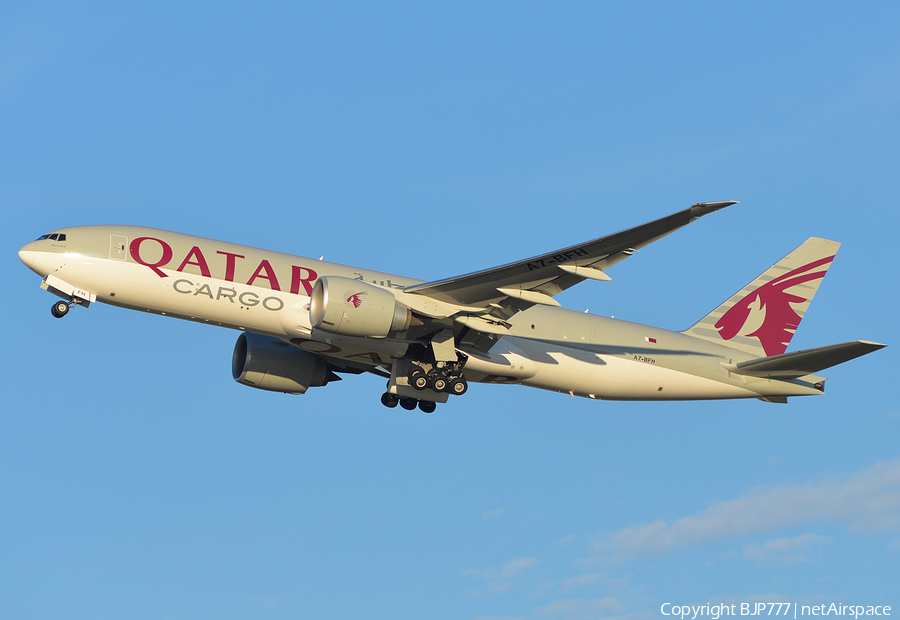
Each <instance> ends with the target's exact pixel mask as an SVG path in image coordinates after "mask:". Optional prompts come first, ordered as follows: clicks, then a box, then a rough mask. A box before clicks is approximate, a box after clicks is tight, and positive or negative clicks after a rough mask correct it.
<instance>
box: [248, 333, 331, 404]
mask: <svg viewBox="0 0 900 620" xmlns="http://www.w3.org/2000/svg"><path fill="white" fill-rule="evenodd" d="M231 375H232V376H233V377H234V380H235V381H237V382H238V383H241V384H243V385H249V386H250V387H254V388H258V389H260V390H269V391H271V392H286V393H288V394H303V393H304V392H306V390H307V389H308V388H311V387H321V386H323V385H325V384H326V383H328V382H329V381H334V380H339V379H340V377H338V376H337V375H335V374H334V373H333V372H331V371H330V370H328V364H327V363H325V361H324V360H322V358H320V357H319V356H317V355H315V354H314V353H310V352H308V351H303V350H301V349H298V348H296V347H292V346H291V345H289V344H288V343H286V342H283V341H281V340H278V339H277V338H269V337H268V336H260V335H259V334H241V335H240V337H239V338H238V340H237V343H235V345H234V355H233V356H232V358H231Z"/></svg>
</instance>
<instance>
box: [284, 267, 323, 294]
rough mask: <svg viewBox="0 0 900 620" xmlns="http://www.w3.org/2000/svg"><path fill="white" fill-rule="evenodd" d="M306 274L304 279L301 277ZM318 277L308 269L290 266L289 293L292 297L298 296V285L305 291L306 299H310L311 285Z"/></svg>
mask: <svg viewBox="0 0 900 620" xmlns="http://www.w3.org/2000/svg"><path fill="white" fill-rule="evenodd" d="M304 271H305V272H306V274H307V275H306V277H305V278H304V277H303V272H304ZM318 277H319V275H318V274H317V273H316V272H315V271H313V270H312V269H310V268H309V267H298V266H297V265H292V266H291V293H293V294H294V295H299V294H300V285H301V284H302V285H303V289H304V290H305V291H306V296H307V297H312V291H313V285H312V283H313V282H315V281H316V278H318Z"/></svg>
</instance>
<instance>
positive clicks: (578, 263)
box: [404, 200, 737, 334]
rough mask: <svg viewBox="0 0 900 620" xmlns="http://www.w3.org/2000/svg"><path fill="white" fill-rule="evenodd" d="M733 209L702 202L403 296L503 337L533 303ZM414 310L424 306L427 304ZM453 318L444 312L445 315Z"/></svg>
mask: <svg viewBox="0 0 900 620" xmlns="http://www.w3.org/2000/svg"><path fill="white" fill-rule="evenodd" d="M733 204H737V201H736V200H728V201H722V202H701V203H698V204H695V205H693V206H691V207H688V208H687V209H684V210H683V211H679V212H677V213H673V214H672V215H668V216H666V217H663V218H660V219H658V220H654V221H652V222H648V223H647V224H642V225H640V226H636V227H634V228H629V229H628V230H623V231H622V232H618V233H614V234H612V235H607V236H606V237H600V238H599V239H594V240H593V241H587V242H585V243H581V244H579V245H573V246H571V247H568V248H563V249H561V250H556V251H555V252H548V253H547V254H541V255H539V256H535V257H533V258H528V259H525V260H520V261H517V262H514V263H510V264H508V265H503V266H501V267H494V268H492V269H485V270H483V271H477V272H475V273H470V274H467V275H462V276H457V277H453V278H447V279H445V280H437V281H435V282H426V283H423V284H415V285H413V286H409V287H407V288H405V289H404V293H409V294H411V295H415V296H421V297H424V298H427V299H430V300H434V301H436V302H438V304H440V305H442V306H443V307H445V308H448V307H450V308H452V307H455V308H459V309H460V310H459V311H458V312H456V313H455V314H457V316H456V317H455V318H456V320H457V321H459V322H460V323H463V324H465V325H467V326H468V327H470V328H472V329H476V330H478V331H482V332H485V333H492V334H503V333H504V332H505V331H506V321H507V320H508V319H509V318H510V317H512V315H513V314H515V313H516V312H518V311H519V310H524V309H527V308H530V307H531V306H533V305H534V304H545V305H551V306H558V305H559V303H558V302H557V301H556V300H555V299H553V296H554V295H556V294H557V293H559V292H561V291H564V290H566V289H567V288H569V287H571V286H574V285H575V284H578V283H579V282H582V281H584V280H585V279H594V280H609V279H610V277H609V276H607V275H606V274H605V273H604V271H605V270H606V269H608V268H609V267H611V266H613V265H615V264H616V263H618V262H620V261H623V260H625V259H626V258H628V257H629V256H631V255H632V254H633V253H634V252H635V251H637V250H639V249H640V248H642V247H644V246H646V245H649V244H650V243H653V242H654V241H656V240H657V239H660V238H662V237H665V236H666V235H668V234H669V233H671V232H673V231H675V230H678V229H679V228H681V227H682V226H686V225H688V224H690V223H691V222H693V221H695V220H697V219H698V218H700V217H702V216H704V215H706V214H707V213H712V212H713V211H718V210H719V209H724V208H725V207H728V206H731V205H733ZM415 306H420V307H423V308H424V307H425V306H427V302H426V301H425V300H422V303H421V304H414V307H415ZM450 314H452V313H446V314H445V316H449V315H450Z"/></svg>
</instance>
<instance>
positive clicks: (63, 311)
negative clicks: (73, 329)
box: [50, 301, 75, 319]
mask: <svg viewBox="0 0 900 620" xmlns="http://www.w3.org/2000/svg"><path fill="white" fill-rule="evenodd" d="M74 305H75V304H74V303H73V302H70V301H58V302H56V303H55V304H53V306H52V307H51V308H50V314H52V315H53V316H55V317H56V318H58V319H61V318H63V317H64V316H66V315H67V314H68V313H69V308H71V307H72V306H74Z"/></svg>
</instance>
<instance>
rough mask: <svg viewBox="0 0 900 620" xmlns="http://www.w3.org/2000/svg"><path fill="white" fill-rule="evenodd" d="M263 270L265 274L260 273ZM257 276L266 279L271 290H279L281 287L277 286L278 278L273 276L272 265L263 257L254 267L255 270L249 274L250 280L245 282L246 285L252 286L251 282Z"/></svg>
mask: <svg viewBox="0 0 900 620" xmlns="http://www.w3.org/2000/svg"><path fill="white" fill-rule="evenodd" d="M263 271H265V272H266V275H263V274H262V272H263ZM257 278H262V279H263V280H268V281H269V288H271V289H272V290H273V291H280V290H281V287H280V286H278V278H276V277H275V270H274V269H272V265H270V264H269V261H267V260H265V259H263V261H262V262H261V263H260V264H259V267H257V268H256V271H254V272H253V275H252V276H250V280H249V281H248V282H247V286H253V282H254V280H256V279H257Z"/></svg>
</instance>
